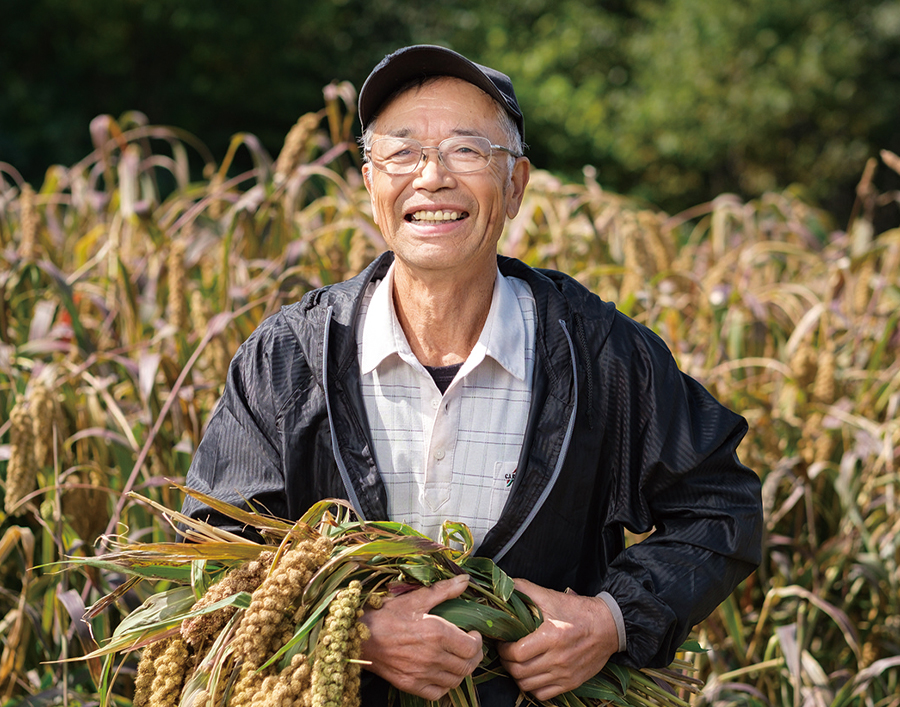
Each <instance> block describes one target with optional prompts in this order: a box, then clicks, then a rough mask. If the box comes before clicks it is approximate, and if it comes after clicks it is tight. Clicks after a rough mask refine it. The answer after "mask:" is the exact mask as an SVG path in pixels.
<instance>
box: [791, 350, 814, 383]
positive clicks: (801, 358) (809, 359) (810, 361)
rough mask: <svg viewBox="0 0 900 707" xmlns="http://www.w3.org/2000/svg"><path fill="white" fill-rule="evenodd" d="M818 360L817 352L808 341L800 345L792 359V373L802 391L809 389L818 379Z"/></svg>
mask: <svg viewBox="0 0 900 707" xmlns="http://www.w3.org/2000/svg"><path fill="white" fill-rule="evenodd" d="M817 358H818V357H817V356H816V350H815V348H814V347H813V345H812V344H811V343H810V342H809V340H808V339H804V340H803V341H802V342H800V345H799V346H798V347H797V350H796V351H795V352H794V355H793V356H792V357H791V362H790V368H791V373H792V374H793V376H794V380H795V381H796V383H797V386H798V387H799V388H800V389H801V390H805V389H806V388H808V387H809V386H810V384H812V382H813V381H814V380H815V379H816V370H817V368H818V366H817V363H816V362H817Z"/></svg>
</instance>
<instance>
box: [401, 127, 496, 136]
mask: <svg viewBox="0 0 900 707" xmlns="http://www.w3.org/2000/svg"><path fill="white" fill-rule="evenodd" d="M411 134H412V130H410V129H409V128H396V129H395V130H391V131H390V132H388V133H387V136H388V137H409V136H410V135H411ZM450 135H451V136H452V137H473V136H474V137H487V135H485V134H484V131H482V130H475V129H474V128H454V129H453V130H451V131H450Z"/></svg>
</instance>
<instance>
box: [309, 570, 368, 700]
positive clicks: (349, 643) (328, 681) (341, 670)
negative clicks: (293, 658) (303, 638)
mask: <svg viewBox="0 0 900 707" xmlns="http://www.w3.org/2000/svg"><path fill="white" fill-rule="evenodd" d="M361 590H362V585H361V584H360V582H359V581H357V580H354V581H352V582H350V585H349V586H348V587H347V588H346V589H343V590H341V591H340V592H338V594H337V596H336V597H335V598H334V600H333V601H332V602H331V605H330V606H329V608H328V615H327V616H326V617H325V625H324V627H323V629H322V632H321V633H320V634H319V641H318V643H317V644H316V650H315V662H314V663H313V668H312V677H311V681H312V706H313V707H342V705H343V704H344V701H345V693H346V691H347V690H348V688H349V690H350V691H351V693H353V694H351V695H350V697H349V698H348V699H347V701H348V703H349V704H355V703H357V702H358V700H359V680H358V677H359V673H358V664H357V663H354V662H349V660H348V659H354V658H358V657H359V651H360V650H361V645H362V643H361V641H360V640H358V634H357V631H356V625H357V621H358V618H359V616H358V614H359V607H360V603H361V598H360V594H361ZM354 652H355V653H356V654H355V655H354Z"/></svg>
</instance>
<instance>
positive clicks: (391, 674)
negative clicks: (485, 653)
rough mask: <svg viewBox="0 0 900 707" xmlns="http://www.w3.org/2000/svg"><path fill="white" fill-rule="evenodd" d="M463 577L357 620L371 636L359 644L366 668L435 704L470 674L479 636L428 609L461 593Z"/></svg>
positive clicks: (478, 653) (369, 610)
mask: <svg viewBox="0 0 900 707" xmlns="http://www.w3.org/2000/svg"><path fill="white" fill-rule="evenodd" d="M468 581H469V578H468V576H465V575H461V576H458V577H454V578H453V579H446V580H443V581H441V582H435V583H434V584H433V585H431V586H430V587H423V588H422V589H415V590H413V591H411V592H407V593H406V594H401V595H400V596H396V597H386V598H385V600H384V605H383V606H382V607H381V608H380V609H372V608H367V609H366V612H365V615H364V616H363V618H362V621H363V623H365V624H366V625H367V626H368V627H369V631H370V632H371V634H372V636H371V638H369V639H368V640H367V641H365V642H363V645H362V656H361V657H362V659H363V660H366V661H370V662H371V665H368V666H366V669H367V670H370V671H372V672H373V673H375V674H376V675H380V676H381V677H382V678H384V679H385V680H387V681H388V682H389V683H391V684H392V685H394V686H395V687H397V688H399V689H400V690H403V691H404V692H408V693H410V694H413V695H419V696H420V697H424V698H425V699H426V700H437V699H439V698H441V697H442V696H443V695H445V694H447V692H448V691H449V690H451V689H453V688H454V687H456V686H457V685H459V684H460V683H461V682H462V681H463V679H464V678H465V677H466V676H467V675H470V674H471V673H472V671H474V670H475V668H476V667H478V664H479V663H480V662H481V657H482V648H481V644H482V640H481V634H479V633H478V632H477V631H469V632H468V633H466V632H465V631H463V630H461V629H459V628H457V627H456V626H454V625H453V624H452V623H450V622H449V621H447V620H446V619H442V618H441V617H439V616H434V615H433V614H429V613H428V612H429V611H431V609H432V608H434V607H435V606H437V605H438V604H440V603H441V602H443V601H446V600H447V599H453V598H454V597H458V596H459V595H460V594H462V593H463V591H465V588H466V585H467V584H468Z"/></svg>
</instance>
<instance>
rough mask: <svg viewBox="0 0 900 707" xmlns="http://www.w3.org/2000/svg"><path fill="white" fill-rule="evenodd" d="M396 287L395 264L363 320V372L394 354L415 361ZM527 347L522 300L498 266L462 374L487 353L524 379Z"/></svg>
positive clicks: (370, 303) (376, 292) (373, 296)
mask: <svg viewBox="0 0 900 707" xmlns="http://www.w3.org/2000/svg"><path fill="white" fill-rule="evenodd" d="M393 288H394V265H393V264H391V267H390V268H389V269H388V271H387V273H386V274H385V276H384V279H383V280H381V281H380V282H379V283H378V284H377V285H376V286H375V290H374V292H373V293H372V297H371V299H370V300H369V307H368V310H367V311H366V319H365V322H364V323H363V331H362V355H361V357H360V367H361V369H362V373H363V374H364V375H365V374H368V373H371V372H372V371H373V370H374V369H375V368H377V367H378V366H379V365H380V364H381V362H382V361H384V360H385V359H386V358H388V357H389V356H391V355H393V354H396V355H398V356H400V358H402V359H403V360H405V361H407V362H410V363H411V362H412V361H415V360H416V359H415V357H414V356H413V353H412V349H411V348H410V346H409V342H408V341H407V339H406V334H404V333H403V328H402V327H401V326H400V321H399V320H398V319H397V313H396V311H395V309H394V298H393V297H392V296H391V295H392V292H393ZM525 348H526V342H525V323H524V322H523V321H522V310H521V308H520V307H519V300H518V298H517V297H516V293H515V291H514V290H513V288H512V285H510V284H509V282H508V281H507V279H506V278H505V277H503V276H502V275H501V274H500V270H499V269H498V270H497V277H496V279H495V280H494V292H493V294H492V296H491V308H490V311H489V312H488V316H487V320H486V321H485V323H484V328H483V329H482V330H481V335H480V336H479V337H478V342H477V343H476V344H475V347H474V348H473V349H472V353H470V354H469V358H468V359H467V361H466V363H465V364H463V367H462V369H461V370H460V373H461V374H463V375H465V374H466V373H467V372H468V371H470V370H472V369H473V368H474V367H475V366H477V365H478V364H479V363H480V362H481V361H482V360H483V359H484V357H485V356H490V357H491V358H493V359H494V360H495V361H497V363H499V364H500V365H501V366H503V368H505V369H506V370H507V371H509V373H510V375H512V376H515V377H516V378H518V379H519V380H525Z"/></svg>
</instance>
